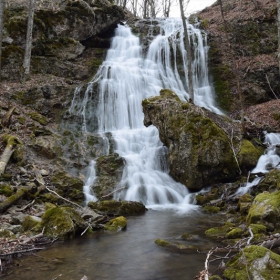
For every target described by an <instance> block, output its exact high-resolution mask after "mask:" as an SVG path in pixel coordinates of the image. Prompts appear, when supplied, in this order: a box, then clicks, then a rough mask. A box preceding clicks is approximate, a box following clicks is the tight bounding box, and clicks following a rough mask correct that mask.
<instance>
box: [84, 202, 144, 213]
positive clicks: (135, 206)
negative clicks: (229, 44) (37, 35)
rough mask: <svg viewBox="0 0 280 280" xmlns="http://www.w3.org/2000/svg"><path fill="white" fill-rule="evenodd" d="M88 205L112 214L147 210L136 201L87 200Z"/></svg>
mask: <svg viewBox="0 0 280 280" xmlns="http://www.w3.org/2000/svg"><path fill="white" fill-rule="evenodd" d="M88 206H89V207H90V208H91V209H93V210H97V211H98V212H101V213H104V214H107V215H112V216H119V215H122V216H131V215H140V214H144V213H145V212H146V210H147V209H146V207H145V205H144V204H142V203H141V202H137V201H116V200H104V201H99V202H89V203H88Z"/></svg>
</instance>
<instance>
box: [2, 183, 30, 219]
mask: <svg viewBox="0 0 280 280" xmlns="http://www.w3.org/2000/svg"><path fill="white" fill-rule="evenodd" d="M28 191H29V189H28V188H26V187H24V188H20V189H18V190H17V192H16V193H15V194H13V195H11V196H10V197H8V198H7V199H6V200H4V201H3V202H1V203H0V213H3V212H4V211H6V210H7V209H8V208H9V207H10V206H11V205H12V204H14V203H15V202H17V201H18V200H19V199H20V198H22V197H23V196H24V195H25V194H26V193H27V192H28Z"/></svg>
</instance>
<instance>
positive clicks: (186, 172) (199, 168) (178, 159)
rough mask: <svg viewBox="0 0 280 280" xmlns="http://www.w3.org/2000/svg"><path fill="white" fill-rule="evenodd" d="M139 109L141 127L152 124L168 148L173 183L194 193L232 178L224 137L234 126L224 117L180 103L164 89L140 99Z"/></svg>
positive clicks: (234, 167) (231, 157) (231, 156)
mask: <svg viewBox="0 0 280 280" xmlns="http://www.w3.org/2000/svg"><path fill="white" fill-rule="evenodd" d="M142 106H143V111H144V114H145V118H144V124H145V125H146V126H149V125H151V124H153V125H155V126H156V127H157V128H158V130H159V136H160V139H161V141H162V142H163V143H164V145H166V146H167V147H168V149H169V154H168V161H169V165H170V175H171V176H172V177H173V178H174V179H175V180H177V181H179V182H180V183H182V184H184V185H185V186H186V187H187V188H189V189H195V190H197V189H201V188H203V187H207V186H209V185H211V184H214V183H216V182H223V181H224V182H226V181H230V180H233V179H234V178H235V176H236V174H237V172H238V167H237V164H236V161H235V158H234V153H233V150H232V147H231V146H230V136H229V135H228V134H227V133H228V131H231V130H232V128H233V127H234V126H235V124H234V123H233V122H231V121H230V120H229V119H228V118H226V117H225V116H220V115H216V114H214V113H211V112H210V111H208V110H206V109H204V108H199V107H197V106H195V105H193V104H190V103H187V102H182V101H180V100H179V98H178V96H177V95H176V94H175V93H174V92H172V91H170V90H166V89H163V90H161V91H160V96H156V97H151V98H148V99H145V100H143V102H142ZM237 131H238V128H237ZM237 134H238V132H237ZM235 140H236V141H237V142H236V143H238V140H237V139H235ZM237 146H238V144H237Z"/></svg>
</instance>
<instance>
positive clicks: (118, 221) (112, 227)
mask: <svg viewBox="0 0 280 280" xmlns="http://www.w3.org/2000/svg"><path fill="white" fill-rule="evenodd" d="M126 225H127V222H126V218H125V217H123V216H120V217H117V218H115V219H112V220H110V221H109V222H108V223H106V224H105V226H104V229H105V230H109V231H120V230H123V229H125V228H126Z"/></svg>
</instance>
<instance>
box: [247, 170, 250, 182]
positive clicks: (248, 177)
mask: <svg viewBox="0 0 280 280" xmlns="http://www.w3.org/2000/svg"><path fill="white" fill-rule="evenodd" d="M250 175H251V172H250V171H249V172H248V176H247V184H248V183H249V179H250Z"/></svg>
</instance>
